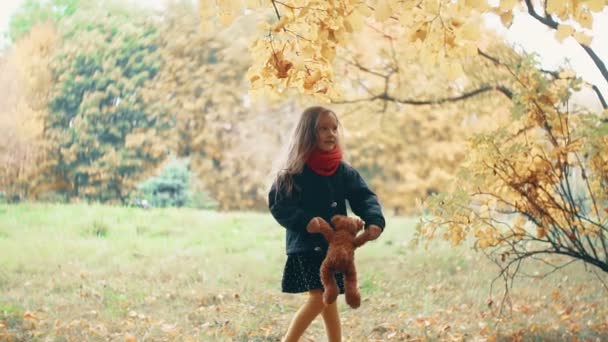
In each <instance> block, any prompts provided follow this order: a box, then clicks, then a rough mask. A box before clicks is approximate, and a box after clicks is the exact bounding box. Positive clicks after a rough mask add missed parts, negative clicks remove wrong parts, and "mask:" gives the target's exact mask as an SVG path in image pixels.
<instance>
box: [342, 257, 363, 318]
mask: <svg viewBox="0 0 608 342" xmlns="http://www.w3.org/2000/svg"><path fill="white" fill-rule="evenodd" d="M344 291H345V295H346V303H347V304H348V305H349V306H350V307H351V308H353V309H356V308H358V307H359V306H360V305H361V295H360V294H359V289H358V288H357V270H356V269H355V265H354V264H351V265H350V266H349V267H348V270H347V271H346V272H344Z"/></svg>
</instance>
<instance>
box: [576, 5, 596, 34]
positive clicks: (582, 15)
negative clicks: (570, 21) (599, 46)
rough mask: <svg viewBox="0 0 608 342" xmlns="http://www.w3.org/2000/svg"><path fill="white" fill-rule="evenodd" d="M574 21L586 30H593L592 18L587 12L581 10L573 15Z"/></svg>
mask: <svg viewBox="0 0 608 342" xmlns="http://www.w3.org/2000/svg"><path fill="white" fill-rule="evenodd" d="M574 19H575V20H576V21H577V22H578V23H579V24H581V26H582V27H584V28H586V29H589V30H591V29H593V17H592V16H591V13H590V12H589V11H587V10H582V11H579V12H577V13H575V16H574Z"/></svg>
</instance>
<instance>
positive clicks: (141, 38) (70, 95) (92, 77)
mask: <svg viewBox="0 0 608 342" xmlns="http://www.w3.org/2000/svg"><path fill="white" fill-rule="evenodd" d="M157 33H158V32H157V29H156V28H155V23H154V22H153V19H150V16H148V15H146V13H145V12H144V11H139V12H137V13H136V12H128V11H124V12H111V11H108V10H106V9H104V8H102V7H97V8H95V9H92V10H88V11H79V12H78V13H77V14H76V15H74V17H73V20H72V21H70V23H69V25H65V26H64V27H62V34H63V37H64V41H63V43H62V46H61V49H60V50H59V51H58V53H57V54H56V56H55V59H54V64H53V75H54V79H53V81H54V83H53V92H52V100H51V102H50V111H51V115H50V117H49V121H48V123H47V127H46V135H47V137H48V138H49V139H50V140H51V141H52V143H53V144H54V146H57V148H56V150H55V151H53V154H52V156H53V160H54V162H55V164H54V166H53V172H54V173H55V174H57V175H59V176H60V177H62V178H63V179H64V180H65V183H66V184H67V187H66V188H65V189H63V191H64V193H65V194H66V195H67V196H68V197H70V198H71V197H81V198H86V199H90V200H98V201H115V200H119V201H125V200H126V197H127V195H128V193H129V191H130V190H132V189H134V187H135V185H136V184H137V182H138V181H139V180H140V179H141V178H142V177H143V176H144V175H146V174H148V173H149V172H151V171H152V170H154V168H155V167H156V166H158V165H159V163H160V162H162V161H163V160H164V158H165V157H166V156H167V155H168V153H169V152H170V151H171V145H170V139H168V136H169V132H170V129H171V127H172V126H173V118H172V117H171V116H170V115H169V113H168V112H167V111H166V110H165V109H164V107H163V104H162V103H159V102H146V101H145V100H144V99H145V98H146V96H147V95H146V93H147V92H148V91H149V90H148V86H149V82H150V81H152V80H153V79H154V77H155V76H156V74H157V73H158V71H159V69H160V67H161V61H160V58H159V55H158V52H157V51H158V48H159V46H158V43H157V39H158V38H157Z"/></svg>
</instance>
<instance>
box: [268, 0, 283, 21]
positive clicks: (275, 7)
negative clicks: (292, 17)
mask: <svg viewBox="0 0 608 342" xmlns="http://www.w3.org/2000/svg"><path fill="white" fill-rule="evenodd" d="M270 1H272V7H274V13H275V14H276V15H277V19H279V20H281V14H280V13H279V9H278V8H277V4H276V3H275V2H274V0H270Z"/></svg>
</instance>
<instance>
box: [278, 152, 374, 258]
mask: <svg viewBox="0 0 608 342" xmlns="http://www.w3.org/2000/svg"><path fill="white" fill-rule="evenodd" d="M294 183H295V187H294V190H293V192H292V194H291V196H287V195H286V194H285V192H284V191H279V192H277V189H276V183H275V184H273V186H272V188H271V189H270V193H269V194H268V203H269V208H270V212H271V213H272V216H273V217H274V218H275V219H276V220H277V222H278V223H279V224H280V225H281V226H283V227H285V228H286V229H287V234H286V240H285V242H286V250H287V254H295V253H304V252H312V251H317V252H325V251H326V250H327V241H325V239H324V238H323V235H321V234H311V233H309V232H307V231H306V225H307V224H308V222H310V220H311V219H312V218H313V217H317V216H319V217H322V218H323V219H325V221H327V222H329V221H330V220H331V218H332V217H333V216H334V215H337V214H340V215H346V200H348V203H349V205H350V208H351V210H352V211H353V213H355V215H357V216H359V217H360V218H361V219H362V220H363V221H365V225H366V227H367V226H369V225H371V224H375V225H377V226H379V227H380V228H382V229H384V226H385V221H384V215H383V214H382V208H381V206H380V203H379V202H378V198H377V197H376V194H375V193H374V192H372V191H371V190H370V189H369V187H368V186H367V184H366V183H365V181H364V180H363V178H361V175H359V172H357V170H355V169H354V168H353V167H351V166H350V165H348V164H346V163H344V162H341V163H340V166H339V167H338V170H337V171H336V173H334V174H333V175H331V176H321V175H319V174H317V173H315V172H314V171H312V170H311V169H310V168H309V167H308V166H304V170H302V172H301V173H299V174H297V175H295V176H294Z"/></svg>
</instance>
